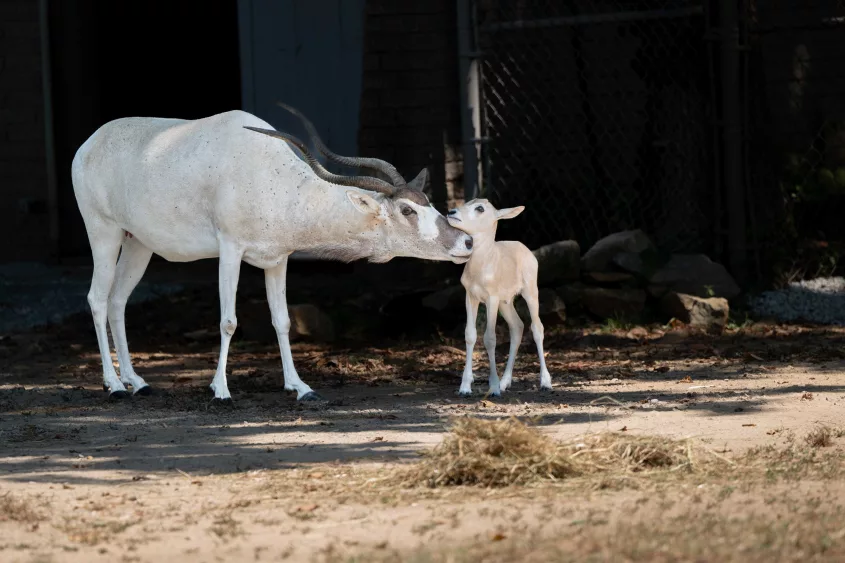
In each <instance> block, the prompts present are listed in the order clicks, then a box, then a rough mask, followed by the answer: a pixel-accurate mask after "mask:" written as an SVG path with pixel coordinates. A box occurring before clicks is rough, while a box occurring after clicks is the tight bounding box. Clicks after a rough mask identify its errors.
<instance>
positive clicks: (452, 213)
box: [449, 209, 458, 216]
mask: <svg viewBox="0 0 845 563" xmlns="http://www.w3.org/2000/svg"><path fill="white" fill-rule="evenodd" d="M457 212H458V210H457V209H450V210H449V216H452V215H454V214H455V213H457Z"/></svg>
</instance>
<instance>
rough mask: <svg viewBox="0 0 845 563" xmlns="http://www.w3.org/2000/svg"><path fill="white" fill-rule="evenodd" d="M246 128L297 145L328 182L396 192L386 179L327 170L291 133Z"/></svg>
mask: <svg viewBox="0 0 845 563" xmlns="http://www.w3.org/2000/svg"><path fill="white" fill-rule="evenodd" d="M244 128H245V129H249V130H250V131H255V132H257V133H264V134H265V135H269V136H270V137H275V138H277V139H282V140H283V141H287V142H288V143H290V144H291V145H293V146H295V147H296V148H297V149H299V152H301V153H302V155H303V156H304V157H305V161H306V162H307V163H308V165H309V166H310V167H311V169H312V170H313V171H314V173H315V174H317V176H318V177H319V178H322V179H323V180H325V181H327V182H331V183H332V184H338V185H340V186H353V187H356V188H363V189H365V190H371V191H374V192H379V193H383V194H385V195H387V196H392V195H393V194H394V193H396V188H395V187H393V186H391V185H390V184H388V183H387V182H385V181H384V180H379V179H378V178H373V177H371V176H342V175H340V174H334V173H332V172H329V171H328V170H326V169H325V168H324V167H323V165H322V164H320V162H319V161H318V160H317V159H316V158H314V155H313V154H311V151H309V150H308V147H307V146H306V145H305V143H304V142H302V141H301V140H299V139H297V138H296V137H294V136H293V135H291V134H289V133H284V132H282V131H275V130H273V129H259V128H258V127H250V126H248V125H244Z"/></svg>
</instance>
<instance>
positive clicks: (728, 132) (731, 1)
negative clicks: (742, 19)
mask: <svg viewBox="0 0 845 563" xmlns="http://www.w3.org/2000/svg"><path fill="white" fill-rule="evenodd" d="M738 1H739V0H722V1H721V10H720V11H721V14H720V19H721V22H722V52H721V55H722V56H721V62H722V151H723V155H722V156H723V158H722V164H723V174H724V177H723V180H724V186H725V202H726V204H727V219H728V261H729V264H730V267H731V273H732V274H733V275H734V277H735V278H736V279H737V281H738V282H739V283H740V284H743V283H744V282H746V281H747V279H748V251H747V244H746V232H745V224H746V223H745V185H744V182H743V177H744V175H743V171H742V114H741V97H740V96H741V94H740V75H739V71H740V60H739V57H740V54H739V9H738V6H737V3H738Z"/></svg>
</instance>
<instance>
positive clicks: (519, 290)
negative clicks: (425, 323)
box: [448, 199, 552, 396]
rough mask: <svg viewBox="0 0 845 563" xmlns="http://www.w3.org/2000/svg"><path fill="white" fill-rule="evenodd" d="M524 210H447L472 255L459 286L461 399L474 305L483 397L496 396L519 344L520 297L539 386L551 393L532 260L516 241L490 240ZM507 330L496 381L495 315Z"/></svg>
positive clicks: (486, 205)
mask: <svg viewBox="0 0 845 563" xmlns="http://www.w3.org/2000/svg"><path fill="white" fill-rule="evenodd" d="M523 209H525V208H524V207H513V208H510V209H501V210H497V209H496V208H495V207H493V206H492V205H491V204H490V202H489V201H487V200H486V199H474V200H472V201H470V202H467V203H465V204H464V205H462V206H461V207H459V208H457V209H452V210H451V211H449V215H448V220H449V224H451V225H452V226H454V227H457V228H458V229H461V230H462V231H464V232H465V233H467V234H470V235H472V238H473V251H472V256H471V257H470V259H469V261H468V262H467V263H466V266H464V273H463V275H462V276H461V283H462V284H463V286H464V288H465V289H466V307H467V326H466V346H467V359H466V367H465V368H464V375H463V379H462V380H461V388H460V390H459V391H458V392H459V393H460V394H461V395H470V394H471V393H472V389H471V386H472V352H473V349H474V348H475V341H476V337H477V334H476V328H475V324H476V314H477V312H478V305H479V303H482V302H483V303H484V304H485V307H486V308H487V330H486V331H485V333H484V347H485V348H486V349H487V357H488V358H489V361H490V389H489V391H488V392H489V394H490V395H493V396H498V395H500V394H501V392H502V391H504V390H505V389H507V388H508V387H510V384H511V381H512V379H513V364H514V361H515V360H516V351H517V349H518V348H519V344H520V342H521V341H522V331H523V328H524V325H523V324H522V321H521V320H520V318H519V315H518V314H517V312H516V309H515V308H514V305H513V300H514V298H515V297H516V296H517V295H522V297H523V298H524V299H525V302H526V303H527V304H528V311H529V314H530V315H531V333H532V334H533V335H534V342H535V343H536V344H537V352H538V354H539V355H540V387H541V388H542V389H547V390H548V389H551V388H552V378H551V375H549V370H548V369H546V359H545V357H544V356H543V323H541V322H540V316H539V308H540V302H539V298H538V290H537V271H538V265H537V258H535V257H534V255H533V254H532V253H531V251H530V250H528V247H526V246H525V245H524V244H522V243H521V242H516V241H499V242H497V241H496V227H497V226H498V224H499V221H500V220H502V219H513V218H514V217H516V216H517V215H519V214H520V213H522V210H523ZM500 311H501V313H502V316H503V317H504V318H505V321H507V323H508V327H509V328H510V355H509V356H508V363H507V365H506V366H505V373H504V375H503V376H502V380H501V381H499V377H498V376H497V374H496V320H497V318H498V313H499V312H500Z"/></svg>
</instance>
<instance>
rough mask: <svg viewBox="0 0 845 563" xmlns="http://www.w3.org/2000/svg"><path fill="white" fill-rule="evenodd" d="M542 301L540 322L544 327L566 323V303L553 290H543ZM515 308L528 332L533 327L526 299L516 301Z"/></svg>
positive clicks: (540, 297)
mask: <svg viewBox="0 0 845 563" xmlns="http://www.w3.org/2000/svg"><path fill="white" fill-rule="evenodd" d="M539 300H540V310H539V312H540V321H541V322H542V323H543V324H544V325H549V326H552V325H558V324H561V323H563V322H564V321H566V303H565V302H564V301H563V299H562V298H561V297H560V295H558V294H557V292H556V291H554V290H553V289H545V288H544V289H541V290H540V294H539ZM514 306H515V307H516V312H517V313H519V318H521V319H522V322H523V323H525V328H526V330H527V329H528V327H529V326H531V314H530V313H529V312H528V304H527V303H526V302H525V300H524V299H521V298H520V299H516V300H515V304H514Z"/></svg>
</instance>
